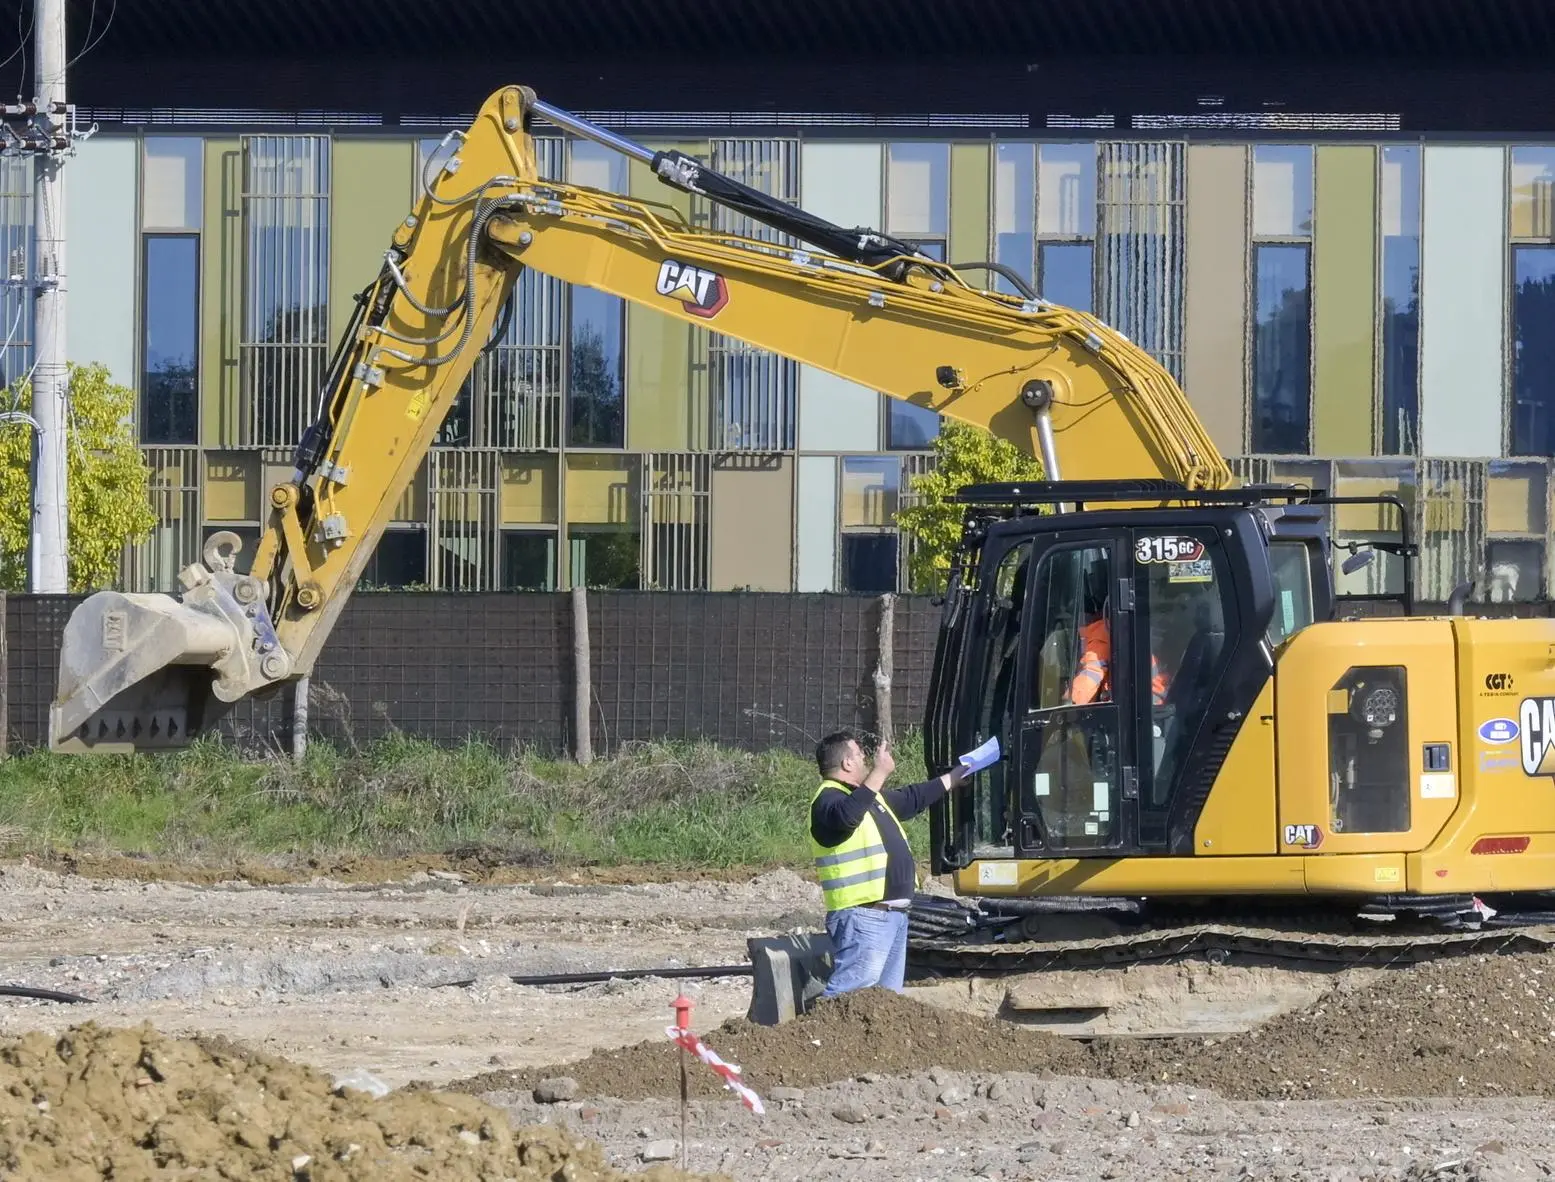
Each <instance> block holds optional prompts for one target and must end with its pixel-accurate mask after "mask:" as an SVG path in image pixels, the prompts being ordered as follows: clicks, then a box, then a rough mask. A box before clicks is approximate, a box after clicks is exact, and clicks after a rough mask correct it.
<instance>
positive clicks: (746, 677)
mask: <svg viewBox="0 0 1555 1182" xmlns="http://www.w3.org/2000/svg"><path fill="white" fill-rule="evenodd" d="M79 602H80V599H79V597H74V596H34V595H11V596H5V595H0V614H3V616H4V630H3V632H4V638H5V647H4V648H0V685H3V686H4V690H5V692H4V694H0V735H4V736H5V737H6V739H7V740H8V741H9V749H10V750H11V751H12V752H16V751H20V750H25V749H27V748H29V747H35V746H40V745H43V744H45V743H46V742H47V739H48V704H49V700H50V698H51V697H52V696H53V692H54V684H55V676H56V672H57V669H58V661H59V645H60V637H61V635H62V633H63V632H64V628H65V621H66V620H67V619H68V618H69V615H70V612H71V609H72V608H74V607H75V605H76V604H77V603H79ZM1355 606H1356V608H1357V609H1358V610H1357V613H1356V614H1367V615H1370V614H1378V615H1391V614H1394V613H1395V612H1396V611H1397V607H1396V606H1395V605H1391V604H1358V605H1355ZM587 610H588V632H589V646H590V661H589V671H590V698H591V701H590V709H589V719H590V737H591V740H592V746H593V750H594V752H595V753H596V754H608V753H610V752H612V751H617V750H620V748H621V747H622V746H623V745H624V744H629V743H634V742H643V741H649V740H654V739H709V740H712V741H715V742H718V743H723V744H727V745H730V746H735V747H741V748H745V749H747V750H756V751H760V750H766V749H770V748H775V747H776V748H786V749H788V750H793V751H799V752H808V751H810V750H811V749H813V747H814V744H815V742H816V740H817V739H818V738H819V737H820V736H821V735H822V734H825V733H826V732H827V731H829V730H832V729H835V728H836V727H839V726H847V727H854V728H857V729H859V730H862V731H866V732H869V731H873V730H874V729H875V728H876V726H877V722H878V720H877V717H876V713H875V685H874V673H875V670H876V667H877V665H878V663H879V657H880V641H879V637H880V621H881V611H882V602H881V600H879V599H877V598H874V597H869V596H858V595H831V594H788V593H781V592H770V593H763V592H654V591H609V592H593V593H590V594H589V595H588V596H587ZM1474 610H1475V612H1476V613H1477V614H1485V615H1493V616H1510V615H1518V616H1552V615H1555V604H1552V603H1551V602H1549V601H1540V602H1537V603H1516V604H1483V605H1476V606H1475V609H1474ZM892 615H893V623H892V628H891V635H892V644H891V652H892V660H893V665H894V669H893V670H892V687H891V717H892V723H893V726H894V728H895V729H896V731H897V732H898V733H900V732H901V731H903V730H907V729H912V728H916V727H918V726H919V725H920V723H921V720H922V717H923V708H924V702H925V699H926V697H927V693H928V683H929V673H930V668H931V666H932V664H933V658H934V641H935V633H936V629H937V626H938V619H939V616H938V609H937V608H936V607H935V606H934V604H933V602H932V601H931V600H930V599H929V598H928V597H926V596H911V595H903V596H897V597H895V599H894V605H893V613H892ZM310 687H311V692H310V694H309V700H308V730H309V734H310V735H311V736H314V737H318V738H324V739H328V740H330V741H332V742H335V743H338V744H342V745H345V746H351V745H356V744H360V743H363V742H366V741H369V740H371V739H375V738H381V737H384V736H386V735H388V734H391V733H395V732H398V733H402V734H405V735H411V736H415V737H418V738H423V739H427V740H430V741H433V742H436V743H443V744H455V743H462V742H464V741H466V740H468V739H470V738H477V739H484V740H486V741H488V742H491V743H493V744H496V745H498V746H501V747H512V746H518V745H522V746H525V747H529V748H532V749H535V750H538V751H542V752H546V753H563V752H571V751H573V750H575V749H576V744H575V735H574V734H573V717H574V714H573V702H574V697H575V694H574V688H573V687H574V658H573V620H572V607H571V599H570V596H569V595H567V594H565V593H548V592H518V593H477V594H454V593H444V592H358V593H357V594H355V595H354V596H352V598H351V601H350V603H349V604H348V605H347V606H346V609H345V611H344V612H343V613H342V615H341V617H340V621H339V622H338V623H337V624H336V625H335V629H334V631H333V633H332V634H331V635H330V639H329V643H328V644H327V645H326V646H325V649H324V654H323V656H322V657H321V658H320V660H319V663H318V665H317V666H316V667H315V669H314V671H313V676H312V678H311V680H310ZM292 719H293V701H292V697H291V692H290V691H284V692H280V693H277V694H274V695H272V696H271V697H270V698H268V699H264V700H257V699H250V700H248V701H245V702H243V703H240V704H239V705H238V707H237V708H235V709H234V710H233V711H232V713H231V714H229V715H228V716H227V717H226V719H224V720H223V723H222V725H221V733H222V734H223V735H224V736H225V737H226V738H227V739H229V740H231V741H233V742H236V743H238V744H239V745H240V746H242V747H244V748H248V749H279V750H290V748H291V737H292V735H291V727H292Z"/></svg>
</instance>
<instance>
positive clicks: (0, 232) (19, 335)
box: [0, 156, 33, 386]
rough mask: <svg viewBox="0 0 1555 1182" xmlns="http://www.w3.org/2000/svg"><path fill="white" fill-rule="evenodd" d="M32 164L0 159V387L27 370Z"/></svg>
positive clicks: (27, 160) (19, 159) (29, 358)
mask: <svg viewBox="0 0 1555 1182" xmlns="http://www.w3.org/2000/svg"><path fill="white" fill-rule="evenodd" d="M32 169H33V162H32V158H31V157H28V156H0V265H3V266H4V267H5V273H4V274H3V275H0V279H4V280H5V281H6V282H5V283H3V284H0V322H3V323H0V329H3V330H4V333H5V335H4V336H3V337H0V341H3V342H4V344H3V346H0V386H10V385H11V384H13V383H14V382H17V381H19V380H20V379H22V378H24V377H26V376H27V374H28V373H29V372H30V370H31V367H32V305H33V301H32V289H31V288H29V287H28V286H27V281H28V280H29V279H31V278H32V275H33V264H32Z"/></svg>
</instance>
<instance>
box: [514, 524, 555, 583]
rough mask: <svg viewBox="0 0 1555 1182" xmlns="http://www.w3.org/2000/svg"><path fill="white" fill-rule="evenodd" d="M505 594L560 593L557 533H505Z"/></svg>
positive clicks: (545, 531)
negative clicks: (557, 571) (557, 570)
mask: <svg viewBox="0 0 1555 1182" xmlns="http://www.w3.org/2000/svg"><path fill="white" fill-rule="evenodd" d="M500 589H501V590H503V591H554V590H556V531H555V530H549V529H547V530H539V529H505V530H503V531H502V579H501V588H500Z"/></svg>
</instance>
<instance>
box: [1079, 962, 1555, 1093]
mask: <svg viewBox="0 0 1555 1182" xmlns="http://www.w3.org/2000/svg"><path fill="white" fill-rule="evenodd" d="M1095 1057H1096V1065H1095V1067H1094V1068H1093V1071H1095V1072H1097V1073H1100V1074H1106V1075H1111V1076H1114V1077H1121V1078H1127V1077H1128V1076H1131V1075H1132V1076H1135V1077H1136V1078H1140V1079H1142V1080H1152V1081H1155V1082H1160V1081H1161V1080H1163V1079H1170V1080H1171V1081H1173V1082H1177V1083H1191V1084H1194V1085H1196V1086H1199V1087H1205V1088H1211V1089H1213V1090H1214V1091H1216V1092H1218V1093H1219V1094H1220V1095H1222V1096H1225V1097H1227V1098H1231V1099H1284V1098H1288V1097H1302V1098H1311V1099H1339V1098H1347V1097H1356V1096H1555V955H1551V954H1547V953H1532V954H1516V955H1500V956H1473V957H1462V958H1454V959H1450V960H1439V961H1434V962H1431V963H1427V964H1421V965H1416V966H1411V967H1409V968H1399V969H1392V970H1389V971H1387V972H1385V973H1380V974H1377V975H1375V976H1373V977H1372V978H1371V979H1370V980H1369V981H1367V982H1366V983H1365V984H1364V985H1361V986H1358V987H1351V988H1345V987H1342V986H1341V987H1340V988H1338V989H1336V990H1335V991H1334V992H1332V993H1330V994H1328V995H1327V996H1325V997H1324V998H1323V999H1322V1000H1321V1001H1319V1002H1317V1003H1316V1004H1314V1005H1312V1006H1309V1007H1308V1008H1306V1009H1304V1010H1300V1011H1297V1012H1295V1013H1291V1014H1285V1015H1283V1016H1281V1017H1279V1018H1276V1019H1274V1020H1273V1021H1271V1022H1269V1023H1267V1024H1266V1025H1264V1026H1262V1027H1260V1028H1259V1029H1257V1030H1253V1031H1249V1032H1248V1033H1246V1034H1238V1035H1234V1036H1232V1037H1230V1038H1226V1039H1224V1040H1222V1041H1219V1042H1215V1043H1213V1044H1210V1045H1206V1044H1205V1043H1203V1042H1200V1041H1197V1040H1195V1041H1193V1042H1186V1041H1182V1042H1171V1043H1166V1042H1161V1043H1136V1044H1133V1045H1125V1044H1123V1043H1122V1042H1121V1041H1119V1042H1114V1043H1112V1044H1110V1045H1108V1046H1105V1047H1103V1046H1098V1047H1097V1048H1096V1052H1095Z"/></svg>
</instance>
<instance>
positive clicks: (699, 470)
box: [638, 452, 713, 591]
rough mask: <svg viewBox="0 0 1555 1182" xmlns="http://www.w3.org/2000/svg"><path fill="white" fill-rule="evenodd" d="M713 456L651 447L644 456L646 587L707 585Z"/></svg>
mask: <svg viewBox="0 0 1555 1182" xmlns="http://www.w3.org/2000/svg"><path fill="white" fill-rule="evenodd" d="M712 473H713V465H712V456H710V455H708V454H707V453H706V452H702V453H689V454H688V453H683V452H650V453H649V454H648V455H646V456H644V457H643V479H642V511H641V512H640V513H639V515H638V520H639V521H641V522H642V529H643V542H644V545H643V559H642V563H643V583H642V585H643V588H644V589H645V590H652V591H705V590H706V589H707V584H708V573H709V563H708V559H709V555H708V526H709V522H710V520H711V518H710V514H709V507H710V503H711V495H712Z"/></svg>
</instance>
